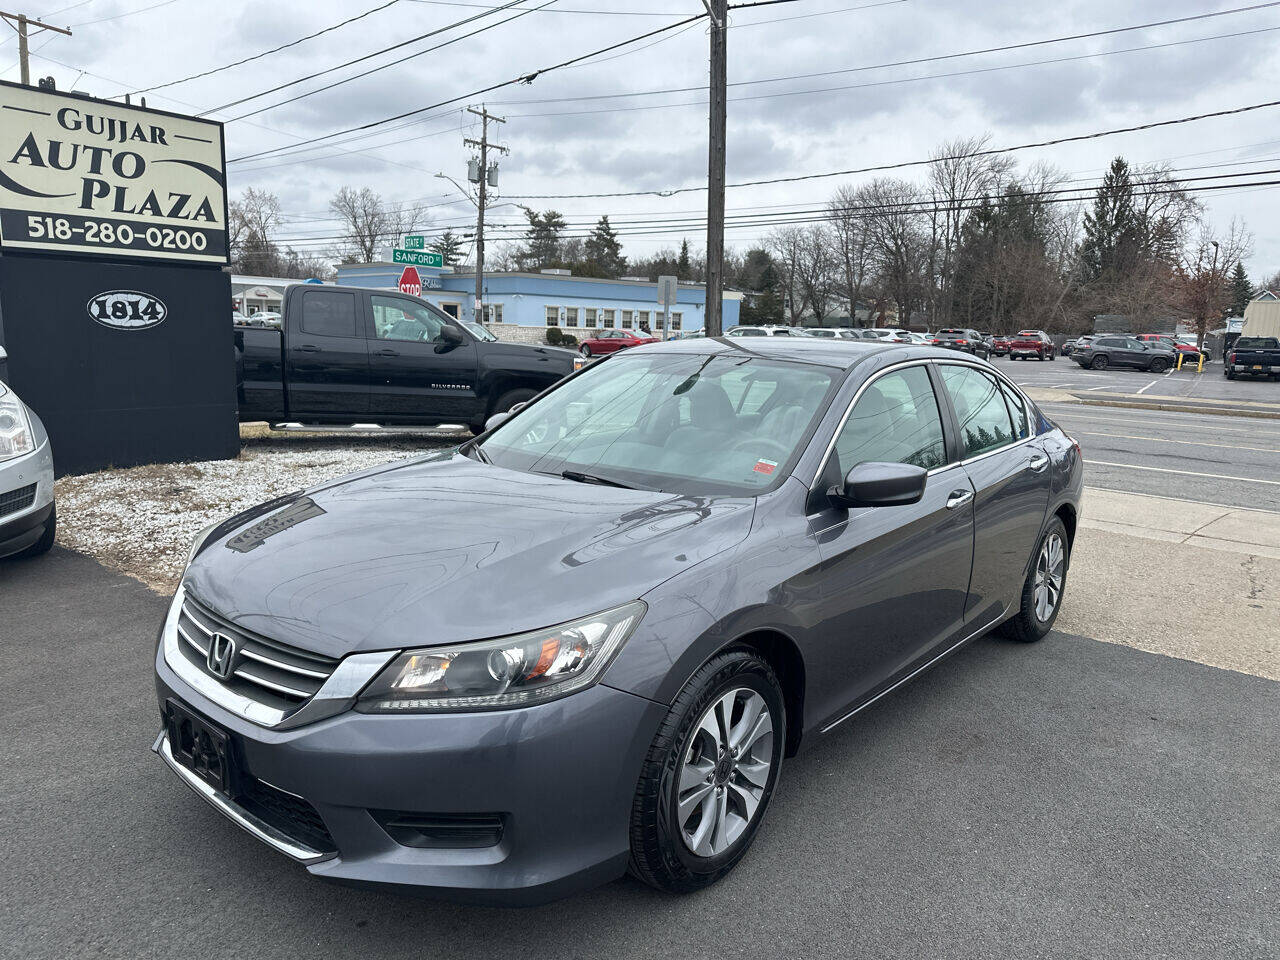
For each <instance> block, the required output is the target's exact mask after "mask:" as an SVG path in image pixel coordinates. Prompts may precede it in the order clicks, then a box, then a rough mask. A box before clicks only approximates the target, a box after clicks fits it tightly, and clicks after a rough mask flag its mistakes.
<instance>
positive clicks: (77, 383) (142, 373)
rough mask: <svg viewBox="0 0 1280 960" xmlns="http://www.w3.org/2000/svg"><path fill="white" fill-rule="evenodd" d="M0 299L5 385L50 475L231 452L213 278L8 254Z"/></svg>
mask: <svg viewBox="0 0 1280 960" xmlns="http://www.w3.org/2000/svg"><path fill="white" fill-rule="evenodd" d="M0 302H2V304H3V327H2V328H0V335H2V337H3V344H4V347H5V348H6V350H7V351H8V353H9V361H8V382H9V383H10V385H12V386H13V388H14V389H15V390H16V391H17V392H18V395H19V396H21V397H22V399H23V400H24V401H26V403H27V404H28V405H29V406H30V407H31V408H32V409H33V410H35V411H36V413H37V414H39V416H40V418H41V419H42V420H43V421H44V423H45V426H46V427H47V428H48V430H49V436H50V438H51V440H52V441H53V459H54V465H55V467H56V469H57V471H58V473H59V474H65V473H84V472H87V471H91V470H97V469H101V468H103V467H106V466H109V465H114V466H128V465H132V464H141V463H161V462H173V461H181V460H216V459H224V458H229V457H234V456H236V455H237V453H238V452H239V449H240V434H239V424H238V422H237V421H238V417H237V412H236V393H235V354H234V341H233V333H232V327H231V318H230V310H229V304H230V303H231V280H230V277H229V276H228V275H227V274H225V273H223V272H222V271H221V270H210V269H209V268H207V267H199V266H176V265H174V266H170V265H165V266H159V265H155V264H130V263H119V262H113V261H106V260H100V261H95V260H89V259H85V258H77V259H59V258H53V257H47V256H22V255H17V254H6V255H3V256H0ZM99 313H102V314H104V315H105V319H103V318H100V317H99V316H98V315H97V314H99ZM135 315H136V320H135Z"/></svg>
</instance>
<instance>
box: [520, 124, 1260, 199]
mask: <svg viewBox="0 0 1280 960" xmlns="http://www.w3.org/2000/svg"><path fill="white" fill-rule="evenodd" d="M1277 106H1280V100H1268V101H1266V102H1264V103H1253V104H1249V105H1248V106H1244V107H1233V108H1231V109H1229V110H1215V111H1213V112H1210V113H1199V114H1195V115H1193V116H1190V117H1179V118H1178V119H1176V120H1154V121H1152V122H1150V123H1141V124H1138V125H1136V126H1132V127H1115V128H1113V129H1110V130H1098V131H1095V132H1093V133H1081V134H1075V135H1073V136H1069V137H1055V138H1053V139H1052V140H1038V141H1036V142H1034V143H1021V144H1017V145H1016V146H1012V147H993V148H991V149H989V150H980V151H978V152H977V153H965V154H954V155H944V156H939V157H931V158H929V159H927V160H904V161H901V162H899V163H883V164H879V165H877V166H873V167H853V168H850V169H848V170H831V171H828V172H825V173H806V174H800V175H797V176H794V177H774V178H772V179H768V180H742V181H739V182H738V183H730V184H727V186H729V187H762V186H772V185H774V184H779V183H797V182H799V181H802V180H823V179H828V178H830V177H846V176H851V175H853V174H858V173H882V172H884V171H887V170H902V169H905V168H907V167H919V166H926V165H928V164H931V163H939V162H941V161H944V160H960V159H964V158H965V157H971V156H977V157H987V156H995V155H997V154H1001V153H1014V152H1016V151H1019V150H1033V149H1036V148H1039V147H1053V146H1057V145H1059V144H1063V143H1078V142H1080V141H1083V140H1097V139H1101V138H1102V137H1113V136H1116V135H1117V134H1121V133H1137V132H1139V131H1142V130H1154V129H1156V128H1158V127H1172V126H1176V125H1178V124H1182V123H1194V122H1197V121H1200V120H1209V119H1212V118H1215V117H1229V116H1234V115H1236V114H1240V113H1249V112H1251V111H1254V110H1263V109H1266V108H1269V107H1277ZM705 189H706V187H705V186H699V187H675V188H672V189H669V190H626V191H616V192H613V193H542V194H529V193H526V194H511V195H509V196H508V199H510V200H595V199H605V198H612V197H649V196H656V197H674V196H676V195H678V194H682V193H697V192H698V191H700V190H705Z"/></svg>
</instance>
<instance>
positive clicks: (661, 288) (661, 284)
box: [658, 277, 676, 313]
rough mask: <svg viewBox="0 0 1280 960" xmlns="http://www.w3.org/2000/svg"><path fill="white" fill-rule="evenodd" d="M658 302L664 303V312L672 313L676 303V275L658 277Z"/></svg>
mask: <svg viewBox="0 0 1280 960" xmlns="http://www.w3.org/2000/svg"><path fill="white" fill-rule="evenodd" d="M658 303H660V304H662V310H663V312H664V313H670V312H671V308H672V307H674V306H675V305H676V278H675V277H659V278H658Z"/></svg>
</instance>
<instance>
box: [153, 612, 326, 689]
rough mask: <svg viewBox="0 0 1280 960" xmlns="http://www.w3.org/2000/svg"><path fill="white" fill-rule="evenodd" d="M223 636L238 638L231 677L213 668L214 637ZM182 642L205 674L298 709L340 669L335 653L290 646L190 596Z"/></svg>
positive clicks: (181, 626)
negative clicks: (211, 648)
mask: <svg viewBox="0 0 1280 960" xmlns="http://www.w3.org/2000/svg"><path fill="white" fill-rule="evenodd" d="M215 633H218V634H222V635H223V636H225V637H229V638H230V639H231V640H233V641H234V642H235V654H234V656H233V658H232V663H231V670H232V673H231V676H230V677H228V678H227V679H225V680H224V679H223V678H221V677H218V676H217V674H215V673H214V672H213V671H212V670H210V669H209V667H208V657H209V644H210V638H211V637H212V636H213V635H214V634H215ZM178 636H179V637H180V638H181V640H182V643H181V644H179V646H180V647H181V649H182V652H183V654H184V655H185V656H186V657H187V659H188V660H190V661H191V662H192V663H193V664H195V665H196V666H198V667H199V668H200V669H201V670H203V671H204V672H205V673H208V674H209V675H210V676H213V677H216V678H217V679H218V680H220V681H221V682H222V683H224V684H225V685H226V686H227V687H228V688H229V689H231V690H234V691H235V692H236V693H238V694H240V695H241V696H243V697H248V698H249V699H251V700H256V701H257V702H259V703H263V704H266V705H267V706H269V707H274V708H275V709H277V710H283V711H284V712H286V713H292V712H293V711H294V710H296V709H298V707H300V706H302V704H304V703H306V701H308V700H310V699H311V698H312V697H313V696H314V695H315V693H316V691H318V690H319V689H320V688H321V687H322V686H324V682H325V681H326V680H328V679H329V675H330V674H332V673H333V671H334V670H336V669H337V667H338V661H337V660H335V659H333V658H332V657H325V656H321V655H320V654H316V653H309V652H307V651H304V650H299V649H298V648H297V647H290V646H287V645H285V644H282V643H277V642H276V641H274V640H268V639H267V638H266V637H262V636H259V635H258V634H256V633H250V632H249V631H248V630H244V629H242V628H241V627H238V626H236V625H235V624H233V623H231V621H229V620H227V619H225V618H224V617H220V616H218V615H217V614H216V613H214V612H213V611H212V610H210V609H209V608H208V607H205V606H203V605H202V604H200V603H198V602H196V601H195V600H193V599H192V598H191V596H190V595H188V596H187V598H186V600H184V601H183V604H182V613H181V615H180V616H179V617H178Z"/></svg>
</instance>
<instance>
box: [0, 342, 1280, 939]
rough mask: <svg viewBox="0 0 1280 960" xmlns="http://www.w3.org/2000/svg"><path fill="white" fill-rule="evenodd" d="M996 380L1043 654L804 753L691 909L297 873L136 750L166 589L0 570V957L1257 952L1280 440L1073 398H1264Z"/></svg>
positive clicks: (294, 449)
mask: <svg viewBox="0 0 1280 960" xmlns="http://www.w3.org/2000/svg"><path fill="white" fill-rule="evenodd" d="M996 362H997V363H1000V364H1001V367H1002V369H1006V370H1008V369H1009V367H1007V366H1005V363H1007V362H1002V361H996ZM1012 372H1013V374H1014V379H1015V380H1016V381H1018V382H1019V383H1022V384H1024V385H1025V386H1026V388H1027V389H1028V391H1029V392H1031V393H1032V395H1033V396H1036V397H1037V398H1038V400H1039V402H1040V403H1041V404H1042V406H1043V408H1044V410H1045V412H1046V413H1047V414H1049V415H1050V416H1051V417H1053V418H1054V419H1055V420H1057V421H1058V422H1059V423H1060V424H1061V425H1062V426H1063V427H1064V428H1065V429H1067V430H1068V431H1069V432H1070V433H1071V434H1072V435H1073V436H1075V437H1077V438H1078V439H1079V441H1080V442H1081V445H1082V448H1083V450H1084V455H1085V459H1086V483H1087V490H1086V495H1085V501H1084V510H1085V514H1084V519H1083V520H1082V526H1081V531H1080V534H1079V539H1078V544H1077V555H1076V559H1075V562H1074V564H1073V569H1072V586H1071V589H1070V590H1069V591H1068V594H1067V601H1066V604H1065V605H1064V608H1063V612H1062V616H1061V618H1060V619H1059V621H1058V629H1057V631H1056V632H1055V633H1053V634H1051V635H1050V636H1049V637H1048V638H1046V640H1045V641H1043V642H1042V643H1040V644H1038V645H1034V646H1030V647H1027V646H1021V645H1018V644H1014V643H1010V642H1008V641H1005V640H1001V639H997V638H984V639H982V640H980V641H978V642H977V643H975V644H973V645H971V646H970V647H968V648H967V649H966V650H964V651H963V652H961V653H960V654H958V655H957V656H954V657H952V658H949V659H948V660H947V661H946V662H945V663H943V664H942V665H940V666H939V667H938V668H936V669H935V670H933V671H931V672H930V673H929V674H928V675H926V676H925V677H924V678H923V679H922V680H921V681H920V682H917V683H915V684H912V685H909V686H908V687H906V688H904V689H903V690H901V691H899V692H897V693H895V694H894V695H893V696H891V697H887V698H885V700H883V701H881V702H880V703H878V704H877V705H876V706H875V707H873V708H872V709H870V710H868V711H866V712H864V713H863V714H861V715H860V716H859V717H858V718H856V720H854V721H852V722H850V723H849V724H846V725H844V726H842V727H840V728H838V729H837V730H836V731H834V732H833V733H832V734H830V735H828V736H826V737H823V738H821V739H818V740H817V741H816V742H815V743H814V744H813V745H812V746H811V747H810V749H808V750H806V751H805V752H804V753H803V754H802V755H800V756H799V757H797V758H795V759H794V760H791V761H789V762H788V770H787V777H786V779H785V781H784V785H783V787H782V789H781V791H780V793H779V795H778V798H777V801H776V804H775V806H774V807H773V808H772V809H771V810H770V814H769V820H768V822H767V824H766V826H765V829H764V830H763V831H762V833H761V835H760V838H759V841H758V843H757V845H756V847H755V848H754V849H753V850H752V852H751V854H750V855H749V856H748V858H747V859H746V860H745V861H744V862H743V864H742V865H741V866H740V867H739V868H738V869H737V870H736V871H735V872H734V873H733V874H732V875H730V876H729V877H728V878H727V880H726V881H725V882H723V883H721V884H720V885H718V886H716V887H714V888H712V889H710V890H708V891H705V892H703V893H701V894H698V895H695V896H691V897H685V898H672V897H668V896H665V895H662V894H658V893H656V892H654V891H652V890H650V889H649V888H647V887H645V886H644V885H642V884H640V883H638V882H635V881H633V880H630V879H624V880H619V881H616V882H614V883H612V884H609V885H607V886H605V887H603V888H601V889H598V890H595V891H593V892H591V893H588V894H585V895H582V896H579V897H577V898H575V899H573V900H570V901H567V902H561V903H557V904H552V905H550V906H547V907H542V908H537V909H535V910H531V911H506V910H498V909H483V908H477V907H467V906H459V905H453V904H447V903H439V902H434V901H423V900H416V899H410V898H405V897H401V896H398V895H396V894H393V893H387V892H384V891H362V890H351V889H345V888H339V887H335V886H331V885H327V884H324V883H323V882H321V881H318V880H315V879H313V878H311V877H309V876H308V875H307V874H306V873H305V871H303V870H302V869H301V868H299V867H297V866H296V865H294V864H292V863H291V862H289V861H288V860H287V859H285V858H283V857H281V856H279V855H278V854H275V853H273V852H272V851H270V850H268V849H267V848H265V847H263V846H262V845H260V844H259V843H258V842H257V841H255V840H253V839H252V838H250V837H248V836H247V835H245V834H243V833H242V832H240V831H239V830H237V829H235V828H234V827H232V826H231V825H230V824H228V823H227V822H226V821H225V820H223V818H222V817H220V816H219V815H218V814H217V813H216V812H214V811H213V810H211V809H210V808H209V807H208V806H206V805H205V804H204V803H203V802H202V801H201V800H200V799H198V798H197V797H195V796H194V795H193V794H191V792H190V791H189V790H187V788H186V787H184V786H183V785H182V784H181V783H180V782H179V781H178V780H177V779H176V778H174V777H173V776H172V775H171V774H169V773H168V771H166V770H165V769H164V768H163V766H162V765H161V764H160V763H159V762H158V761H157V760H156V758H155V757H154V756H153V755H152V754H151V752H150V750H149V749H148V748H149V746H150V743H151V741H152V739H153V738H154V736H155V732H156V730H157V728H158V723H159V721H158V716H157V711H156V707H155V703H154V693H153V690H152V687H151V657H152V651H153V644H154V637H155V632H156V629H157V626H158V625H159V623H160V621H161V618H162V614H163V609H164V606H165V597H164V596H163V594H162V592H161V589H148V588H147V587H146V586H144V585H143V584H142V583H140V582H139V581H138V580H137V579H135V578H133V577H130V576H127V575H125V574H124V573H122V572H120V570H118V569H111V568H110V567H108V566H106V565H104V564H102V563H99V562H97V561H96V560H95V559H93V558H92V557H90V556H87V555H85V554H83V553H77V552H74V551H71V550H67V549H64V548H57V549H55V551H54V553H53V554H52V555H50V556H49V557H46V558H44V559H43V560H41V561H35V562H24V563H14V564H9V565H7V566H6V567H5V568H4V570H3V573H2V574H0V611H2V614H0V641H2V642H3V657H4V663H5V668H4V670H3V672H0V698H2V701H0V702H3V708H2V709H3V721H4V723H5V724H6V729H7V730H9V731H10V735H9V736H8V737H6V738H5V740H4V746H3V750H2V753H0V761H2V762H3V763H4V767H5V769H6V771H7V774H6V776H5V778H4V780H3V785H2V786H0V796H2V797H3V805H4V808H5V809H6V811H7V813H6V839H7V853H8V858H7V870H6V871H5V876H4V879H3V881H2V884H3V886H2V887H0V894H2V895H3V902H4V909H3V911H2V912H0V915H2V916H3V918H4V920H3V924H0V942H3V943H5V944H6V948H7V950H8V951H9V952H10V954H9V955H13V956H21V957H64V956H68V955H73V954H76V955H79V954H94V955H101V956H111V957H150V956H156V957H160V956H165V957H170V956H174V955H189V954H197V955H210V956H230V955H236V954H239V953H245V952H250V951H252V952H253V954H254V955H255V956H264V957H275V956H279V957H284V956H290V957H292V956H295V955H296V954H297V953H298V951H299V949H300V948H302V949H305V950H306V951H307V952H308V954H310V955H314V956H346V955H356V954H358V955H372V954H376V955H379V956H389V957H394V956H421V955H423V954H424V953H425V954H427V955H431V956H450V957H455V956H456V957H468V956H476V957H480V956H483V957H518V956H544V957H578V956H597V955H604V954H612V955H622V956H628V955H646V956H653V955H663V956H671V955H679V956H683V957H690V956H693V957H703V956H706V957H733V956H741V955H742V954H744V953H747V952H751V953H765V954H767V955H771V956H783V957H820V956H832V957H836V956H848V955H850V954H851V953H853V954H868V955H874V956H886V957H913V958H914V957H920V956H926V955H927V956H947V957H989V956H996V955H1003V956H1052V957H1079V956H1092V955H1101V956H1107V957H1150V956H1173V957H1204V956H1215V957H1218V956H1222V957H1264V956H1272V955H1274V953H1273V948H1274V944H1275V943H1276V942H1277V938H1278V937H1280V922H1278V921H1277V917H1278V916H1280V910H1278V909H1277V906H1280V891H1278V890H1277V886H1276V877H1277V855H1276V850H1277V847H1278V845H1280V834H1278V832H1277V823H1278V822H1280V817H1277V812H1278V811H1277V807H1276V799H1275V798H1276V796H1278V795H1280V768H1278V767H1277V765H1276V763H1275V757H1276V756H1277V755H1280V722H1278V720H1277V718H1278V717H1280V685H1278V681H1280V638H1278V637H1277V631H1275V630H1274V624H1275V621H1276V616H1277V614H1278V613H1280V419H1270V418H1267V417H1243V416H1224V415H1220V414H1218V413H1215V412H1208V411H1207V410H1206V409H1204V408H1197V407H1196V406H1194V405H1191V406H1187V407H1185V408H1182V409H1146V408H1136V407H1132V406H1110V405H1108V406H1096V405H1092V404H1091V403H1089V402H1087V401H1082V400H1081V398H1080V396H1079V395H1080V394H1089V393H1092V394H1104V395H1111V394H1115V395H1117V396H1119V395H1121V394H1128V396H1129V400H1128V401H1126V402H1140V401H1139V400H1137V399H1136V398H1142V400H1143V401H1145V399H1146V398H1149V397H1152V396H1153V395H1155V396H1161V397H1166V398H1170V399H1174V400H1177V401H1179V402H1183V403H1192V404H1194V402H1196V401H1197V400H1198V399H1199V398H1201V397H1203V398H1206V399H1212V400H1219V401H1222V400H1229V399H1230V398H1231V396H1234V395H1235V394H1236V393H1241V394H1242V395H1243V396H1246V397H1247V398H1248V399H1249V400H1256V399H1257V398H1259V397H1266V398H1267V399H1266V401H1265V402H1275V401H1277V400H1278V399H1280V397H1276V396H1275V395H1276V394H1280V389H1278V388H1280V385H1275V384H1268V383H1247V382H1245V383H1239V382H1237V383H1226V382H1225V381H1223V380H1222V378H1221V376H1220V374H1216V375H1210V374H1204V375H1202V376H1201V377H1200V378H1198V379H1194V380H1193V379H1191V377H1190V376H1189V375H1187V374H1182V375H1178V374H1173V375H1170V376H1169V377H1164V378H1152V377H1150V376H1147V375H1144V374H1133V373H1128V372H1121V371H1107V372H1106V373H1104V374H1097V373H1094V372H1092V371H1082V370H1079V368H1078V367H1076V366H1075V365H1074V364H1064V363H1063V362H1062V361H1061V359H1060V360H1059V361H1058V362H1056V363H1055V364H1034V363H1026V364H1022V363H1019V364H1017V365H1015V366H1014V367H1013V369H1012ZM1153 381H1154V385H1153V386H1149V387H1148V388H1146V389H1143V387H1144V385H1146V384H1151V383H1152V382H1153ZM1095 387H1096V388H1105V389H1094V388H1095ZM1157 389H1159V390H1163V391H1167V392H1165V393H1160V394H1157V393H1156V391H1157ZM1139 390H1141V392H1139ZM1213 391H1216V392H1213ZM1211 392H1213V395H1212V396H1210V393H1211ZM416 442H420V443H421V444H422V445H423V446H424V447H425V446H434V445H438V444H440V443H443V442H448V438H447V437H443V436H428V435H422V436H420V437H418V438H417V440H416V441H415V438H414V435H413V434H404V433H398V434H391V435H388V436H386V437H382V438H380V437H378V436H377V435H369V434H364V435H360V436H347V437H344V436H342V435H333V434H330V435H320V436H316V435H299V436H296V437H295V436H288V435H283V436H282V435H271V436H267V437H264V438H261V439H257V440H253V441H252V442H251V443H250V449H251V456H249V457H248V458H242V459H243V463H242V464H241V466H243V467H244V468H245V469H246V470H248V471H250V472H247V473H246V474H245V477H246V478H249V479H248V481H247V482H254V483H263V482H265V480H264V479H263V478H270V480H271V483H273V484H276V485H278V486H279V487H280V489H285V488H288V487H289V485H290V482H291V478H290V475H289V473H288V470H287V469H286V468H288V469H303V470H305V471H311V472H314V471H316V470H321V471H324V470H331V471H332V472H334V473H338V472H342V470H343V469H344V468H351V467H355V466H357V465H363V464H366V463H370V462H375V461H377V460H378V459H379V458H380V457H382V458H385V459H394V458H397V457H401V456H404V455H406V454H407V453H409V452H411V451H412V450H413V449H414V448H415V443H416ZM344 451H345V452H344ZM175 469H178V468H175ZM199 472H200V471H198V470H196V471H194V472H192V471H190V470H187V471H186V472H185V473H182V474H181V475H180V476H179V475H177V474H175V475H174V476H170V475H169V474H159V473H157V474H154V475H149V477H150V487H151V489H149V490H147V491H146V492H145V494H144V493H140V494H138V497H139V499H135V500H131V501H130V503H131V504H133V506H132V507H131V508H130V510H129V511H126V512H127V513H128V514H129V515H130V516H134V517H143V516H145V517H147V518H148V521H147V522H150V523H154V524H157V525H164V524H167V523H172V522H177V519H176V518H177V514H175V515H174V516H173V517H166V516H165V515H164V514H163V513H162V512H157V511H159V510H160V505H162V504H164V503H165V498H164V490H165V489H169V488H167V487H166V486H165V484H166V483H179V484H182V485H190V486H183V487H182V489H183V490H185V491H186V492H185V493H184V495H183V496H184V497H186V498H188V500H189V502H193V503H202V502H201V501H200V500H199V498H198V497H197V496H196V493H197V492H198V491H199V490H203V489H204V488H203V487H200V486H199V482H200V481H199V477H198V474H199ZM311 472H308V473H306V476H307V477H308V478H309V477H311V475H312V473H311ZM174 477H177V480H175V479H174ZM76 482H77V483H82V484H83V482H84V481H76ZM119 485H120V486H121V487H122V488H129V487H138V486H140V485H139V484H137V483H133V482H131V481H130V480H129V478H127V477H124V476H122V478H121V480H120V483H119ZM222 486H224V487H230V486H234V484H228V483H226V482H223V484H222ZM175 489H176V488H175ZM272 489H275V488H274V487H273V488H272ZM242 494H243V495H246V496H247V495H248V493H247V491H240V492H239V493H237V494H236V495H237V496H239V495H242ZM227 495H230V494H227ZM170 499H172V498H170ZM168 509H172V510H175V511H180V510H181V507H180V506H179V505H178V504H177V503H176V502H175V503H173V504H172V505H171V506H170V507H169V508H168ZM200 509H201V510H205V509H213V508H212V507H210V506H208V505H207V504H202V505H201V507H200ZM187 512H189V511H187ZM117 519H118V520H119V522H120V524H121V527H120V529H121V530H123V529H125V528H126V527H127V525H128V524H127V521H128V517H127V516H123V515H122V516H121V517H120V518H117ZM181 522H184V523H187V524H189V525H199V524H200V523H201V522H203V521H202V519H201V517H200V516H188V517H185V518H184V519H182V521H181ZM137 534H138V535H137V536H136V538H135V539H133V540H130V541H129V543H130V544H132V546H131V547H130V549H129V550H128V551H125V552H128V553H131V554H132V555H133V556H135V557H136V556H137V555H139V551H140V550H142V549H143V547H142V545H143V544H145V542H146V541H147V539H148V537H147V535H146V532H145V528H144V527H143V528H139V530H138V531H137ZM98 539H99V540H103V541H107V540H110V539H111V535H110V531H109V530H107V531H106V532H105V533H104V532H102V531H99V537H98ZM85 543H86V544H87V543H88V541H85ZM84 549H89V547H88V546H85V547H84ZM104 549H105V548H104ZM166 549H169V550H171V549H172V548H171V547H167V548H166ZM103 556H104V557H105V558H106V559H108V560H109V561H111V562H115V561H114V560H113V559H112V558H113V556H114V555H113V554H112V553H111V552H110V551H107V552H104V553H103ZM155 583H156V585H157V587H162V583H161V582H160V581H155ZM69 688H70V689H71V690H72V691H73V692H72V693H71V694H70V695H68V694H67V691H68V689H69ZM86 770H91V773H89V774H87V773H86ZM708 917H714V918H715V922H714V923H709V922H708V919H707V918H708ZM726 931H731V932H732V933H731V934H726Z"/></svg>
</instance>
